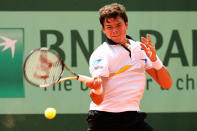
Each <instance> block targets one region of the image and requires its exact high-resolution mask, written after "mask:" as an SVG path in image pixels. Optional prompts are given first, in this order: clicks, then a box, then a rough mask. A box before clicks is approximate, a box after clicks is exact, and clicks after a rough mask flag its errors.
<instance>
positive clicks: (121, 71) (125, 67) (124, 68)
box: [109, 65, 132, 77]
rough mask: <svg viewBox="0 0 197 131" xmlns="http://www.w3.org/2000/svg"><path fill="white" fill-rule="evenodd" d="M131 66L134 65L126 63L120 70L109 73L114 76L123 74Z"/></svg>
mask: <svg viewBox="0 0 197 131" xmlns="http://www.w3.org/2000/svg"><path fill="white" fill-rule="evenodd" d="M131 67H132V65H126V66H124V67H122V68H121V69H120V70H119V71H118V72H116V73H111V74H109V77H112V76H116V75H118V74H121V73H123V72H125V71H127V70H128V69H129V68H131Z"/></svg>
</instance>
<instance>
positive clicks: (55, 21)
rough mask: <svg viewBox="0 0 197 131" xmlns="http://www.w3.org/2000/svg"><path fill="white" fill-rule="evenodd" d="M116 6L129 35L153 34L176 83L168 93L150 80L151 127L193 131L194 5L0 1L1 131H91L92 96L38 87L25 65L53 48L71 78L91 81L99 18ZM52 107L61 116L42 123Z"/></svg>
mask: <svg viewBox="0 0 197 131" xmlns="http://www.w3.org/2000/svg"><path fill="white" fill-rule="evenodd" d="M114 2H117V3H120V4H123V5H124V6H125V7H126V9H127V15H128V18H129V29H128V32H127V33H128V35H130V36H132V38H133V39H135V40H137V41H139V40H140V37H141V36H145V35H146V34H147V33H149V34H150V36H151V39H152V41H153V43H155V45H156V49H157V54H158V56H159V57H160V59H161V60H162V61H163V63H164V65H165V66H166V67H167V68H168V70H169V72H170V74H171V76H172V79H173V87H172V88H171V89H170V90H164V89H162V88H161V87H159V86H158V85H157V84H156V83H155V82H154V80H153V79H151V78H150V77H149V76H148V75H147V85H146V88H145V93H144V96H143V100H142V102H141V111H143V112H147V113H148V117H147V119H146V121H147V122H148V123H150V125H152V126H153V127H154V128H155V130H156V131H193V130H195V129H196V121H197V113H196V112H197V102H196V99H197V95H196V93H197V77H196V73H197V70H196V67H197V51H195V50H196V49H197V22H196V21H197V6H196V5H197V1H195V0H173V1H172V0H165V1H164V0H116V1H115V0H83V1H80V0H56V1H54V0H14V1H12V0H1V1H0V50H1V51H0V131H27V130H28V131H35V130H37V131H43V130H48V131H63V130H64V131H86V128H87V123H86V117H87V112H88V109H89V103H90V101H91V100H90V98H89V89H88V88H87V87H86V86H85V85H84V84H83V83H80V82H78V81H66V82H63V83H61V84H58V85H56V86H53V87H49V88H47V89H40V88H36V87H33V86H32V85H30V84H29V83H27V82H26V80H25V79H24V77H23V70H22V67H23V62H24V59H25V57H26V56H27V55H28V53H29V52H30V51H31V50H33V49H36V48H40V47H48V48H52V49H54V50H56V51H57V52H58V53H59V54H60V55H61V57H62V59H63V60H64V62H66V63H67V64H68V65H69V66H70V67H71V68H72V70H74V71H75V72H77V73H80V74H84V75H90V74H89V70H88V60H89V57H90V55H91V53H92V52H93V50H94V49H96V48H97V47H98V46H99V45H100V44H101V43H102V42H103V41H104V40H105V36H104V35H103V34H102V31H101V26H100V23H99V20H98V10H99V8H101V7H102V6H104V5H105V4H110V3H114ZM8 39H9V40H16V42H15V44H14V46H7V47H6V45H5V43H7V42H8V41H7V40H8ZM5 48H7V49H5ZM11 49H13V50H11ZM64 76H67V75H66V74H64ZM68 76H69V74H68ZM48 107H53V108H56V111H57V116H56V117H55V118H54V119H52V120H48V119H46V118H45V117H44V111H45V109H46V108H48Z"/></svg>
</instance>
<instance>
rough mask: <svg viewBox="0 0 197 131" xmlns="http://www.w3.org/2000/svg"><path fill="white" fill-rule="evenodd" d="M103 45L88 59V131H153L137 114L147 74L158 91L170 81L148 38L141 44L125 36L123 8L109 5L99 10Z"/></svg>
mask: <svg viewBox="0 0 197 131" xmlns="http://www.w3.org/2000/svg"><path fill="white" fill-rule="evenodd" d="M99 15H100V16H99V20H100V23H101V25H102V31H103V32H104V34H105V35H106V37H107V39H106V41H105V42H104V43H103V44H102V45H100V46H99V47H98V48H97V49H96V50H95V51H94V52H93V54H92V55H91V57H90V61H89V66H90V67H89V69H90V73H91V75H92V77H93V78H94V79H93V80H92V81H88V82H87V83H86V85H87V86H88V87H89V88H91V90H90V97H91V99H92V102H91V104H90V110H89V113H88V118H87V122H88V131H153V130H154V129H153V128H152V127H151V126H150V125H149V124H147V123H146V122H145V121H144V120H145V118H146V113H143V112H140V108H139V106H140V101H141V99H142V95H143V93H144V88H145V81H146V75H145V73H146V72H147V73H148V74H149V75H150V76H151V77H152V78H153V79H154V80H155V81H156V82H157V83H158V84H159V85H160V86H161V87H163V88H171V87H172V80H171V77H170V74H169V72H168V70H167V69H166V67H164V66H163V64H162V62H161V60H160V59H159V57H158V56H157V54H156V50H155V46H154V44H152V42H151V39H150V36H149V35H147V38H144V37H143V38H141V42H139V41H135V40H133V39H132V38H131V37H130V36H128V35H126V31H127V29H128V18H127V15H126V10H125V7H124V6H123V5H120V4H117V3H113V4H110V5H106V6H104V7H102V8H101V9H100V10H99Z"/></svg>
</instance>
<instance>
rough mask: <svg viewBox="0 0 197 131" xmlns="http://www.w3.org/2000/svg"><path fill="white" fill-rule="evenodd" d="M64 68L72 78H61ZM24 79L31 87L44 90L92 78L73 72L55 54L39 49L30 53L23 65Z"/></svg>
mask: <svg viewBox="0 0 197 131" xmlns="http://www.w3.org/2000/svg"><path fill="white" fill-rule="evenodd" d="M64 68H65V69H66V70H67V71H68V72H70V74H72V75H73V77H66V78H61V77H62V75H63V73H64ZM23 73H24V77H25V79H26V80H27V81H28V82H29V83H30V84H32V85H34V86H37V87H40V88H44V87H49V86H52V85H55V84H57V83H60V82H62V81H66V80H79V81H81V82H86V81H89V80H92V78H90V77H88V76H84V75H79V74H76V73H75V72H73V71H72V70H71V69H70V68H69V67H68V66H67V65H66V64H65V63H64V62H63V61H62V59H61V57H60V56H59V55H58V53H57V52H55V51H54V50H50V49H48V48H45V47H43V48H39V49H35V50H33V51H31V53H30V54H29V55H28V56H27V57H26V59H25V61H24V65H23Z"/></svg>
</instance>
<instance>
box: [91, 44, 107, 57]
mask: <svg viewBox="0 0 197 131" xmlns="http://www.w3.org/2000/svg"><path fill="white" fill-rule="evenodd" d="M108 50H109V46H108V44H107V43H106V42H103V43H102V44H101V45H99V46H98V47H97V48H96V49H95V50H94V52H93V53H92V55H96V54H105V53H107V52H108Z"/></svg>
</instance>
